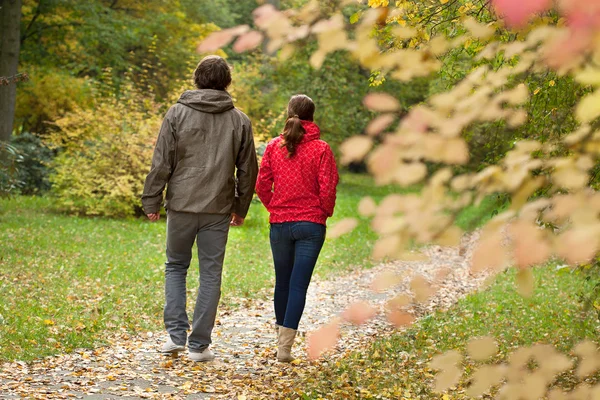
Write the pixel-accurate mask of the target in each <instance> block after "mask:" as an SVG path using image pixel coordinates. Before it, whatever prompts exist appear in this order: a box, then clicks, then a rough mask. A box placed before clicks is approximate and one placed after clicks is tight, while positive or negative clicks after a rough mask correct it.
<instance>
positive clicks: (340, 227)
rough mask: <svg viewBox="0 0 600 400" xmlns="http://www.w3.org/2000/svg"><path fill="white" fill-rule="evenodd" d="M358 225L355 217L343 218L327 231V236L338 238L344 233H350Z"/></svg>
mask: <svg viewBox="0 0 600 400" xmlns="http://www.w3.org/2000/svg"><path fill="white" fill-rule="evenodd" d="M357 225H358V221H357V220H356V219H355V218H344V219H343V220H341V221H340V222H338V223H337V224H335V225H334V226H333V227H332V228H331V229H329V231H328V232H327V237H329V238H334V239H335V238H338V237H340V236H342V235H345V234H346V233H350V232H351V231H352V230H354V228H356V226H357Z"/></svg>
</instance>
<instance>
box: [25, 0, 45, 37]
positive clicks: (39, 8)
mask: <svg viewBox="0 0 600 400" xmlns="http://www.w3.org/2000/svg"><path fill="white" fill-rule="evenodd" d="M41 14H42V0H39V1H38V5H37V7H36V9H35V14H33V17H32V18H31V21H29V24H27V28H25V30H24V31H23V34H22V35H21V46H23V42H24V41H25V39H27V38H28V37H29V35H28V32H29V30H30V29H31V27H32V26H33V24H34V23H35V21H36V20H37V19H38V17H39V16H40V15H41Z"/></svg>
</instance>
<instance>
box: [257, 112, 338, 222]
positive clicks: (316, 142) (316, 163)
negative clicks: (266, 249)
mask: <svg viewBox="0 0 600 400" xmlns="http://www.w3.org/2000/svg"><path fill="white" fill-rule="evenodd" d="M302 126H303V127H304V130H305V131H306V134H305V135H304V137H303V138H302V142H300V144H299V145H298V146H297V148H296V154H294V156H293V157H291V158H289V157H288V156H287V154H288V152H287V149H286V148H285V147H284V148H281V147H280V145H281V141H282V137H281V136H280V137H278V138H275V139H273V140H271V142H269V144H268V145H267V149H266V150H265V154H264V156H263V159H262V163H261V166H260V170H259V173H258V180H257V182H256V193H257V194H258V197H259V198H260V200H261V201H262V203H263V204H264V205H265V207H266V208H267V210H268V211H269V213H270V217H269V222H270V223H282V222H294V221H309V222H314V223H317V224H321V225H325V222H326V221H327V218H328V217H331V216H332V215H333V208H334V206H335V196H336V186H337V184H338V181H339V175H338V171H337V167H336V165H335V158H334V156H333V152H332V151H331V148H330V147H329V145H328V144H327V143H326V142H324V141H323V140H320V137H321V131H320V129H319V127H318V126H317V125H316V124H315V123H314V122H311V121H302Z"/></svg>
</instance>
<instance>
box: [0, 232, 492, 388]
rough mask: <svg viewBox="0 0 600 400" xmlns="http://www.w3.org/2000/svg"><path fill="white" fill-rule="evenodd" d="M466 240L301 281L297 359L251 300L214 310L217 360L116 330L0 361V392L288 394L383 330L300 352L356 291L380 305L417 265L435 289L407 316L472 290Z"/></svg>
mask: <svg viewBox="0 0 600 400" xmlns="http://www.w3.org/2000/svg"><path fill="white" fill-rule="evenodd" d="M474 241H475V238H474V237H473V236H471V237H468V238H466V239H465V241H464V243H463V246H462V247H461V249H462V250H460V251H459V249H458V248H440V247H431V248H428V249H427V251H426V252H427V253H428V255H429V256H430V260H429V261H427V262H422V261H421V262H397V263H392V264H386V265H381V266H378V267H376V268H374V269H371V270H368V271H356V272H354V273H352V274H350V275H347V276H344V277H340V278H336V279H332V280H327V281H320V282H313V283H312V284H311V287H310V290H309V295H308V299H307V307H306V310H305V313H304V317H303V319H302V321H301V326H300V331H301V335H300V336H301V337H300V340H299V342H298V344H297V345H296V346H295V351H294V353H295V355H296V356H299V362H298V363H297V364H292V365H283V364H280V363H277V362H275V361H274V356H275V345H276V334H275V329H274V325H273V310H272V303H271V302H255V303H254V304H251V305H250V306H248V307H244V308H241V309H239V310H236V311H234V312H222V313H221V314H220V315H219V317H218V321H217V326H216V328H215V331H214V336H213V342H214V344H213V347H212V350H213V352H214V353H215V354H216V356H217V359H216V360H215V361H214V362H211V363H205V364H202V363H194V362H191V361H189V360H188V358H187V356H186V355H184V354H182V355H181V356H180V357H175V358H173V357H165V356H163V355H161V354H159V353H157V349H158V348H159V347H160V345H161V344H162V343H163V342H164V340H165V339H166V334H165V333H163V332H159V333H147V334H145V335H142V336H138V337H130V336H129V335H127V334H125V333H123V334H121V335H117V336H115V337H113V338H112V339H111V340H110V343H111V344H110V345H109V346H108V347H103V348H98V349H95V350H81V351H77V352H75V353H71V354H64V355H59V356H54V357H48V358H46V359H43V360H39V361H36V362H34V363H30V364H26V363H21V362H13V363H6V364H4V365H2V367H1V369H0V398H2V399H10V398H22V397H26V398H41V399H49V398H87V399H118V398H138V399H140V398H142V399H143V398H152V399H155V398H160V399H162V398H172V399H190V400H191V399H213V398H215V399H218V398H226V399H239V400H242V399H251V398H289V397H293V393H294V383H295V382H297V381H298V378H299V377H300V376H302V375H304V374H311V373H314V372H315V371H316V370H317V369H318V367H319V365H320V363H322V362H330V361H331V360H332V359H335V358H337V357H342V356H343V355H344V354H346V353H347V352H349V351H352V350H355V349H358V348H361V347H362V346H365V345H366V344H368V343H370V341H371V340H372V339H373V338H374V337H377V336H381V335H385V334H388V333H390V332H391V331H393V329H394V328H393V327H392V326H391V325H390V324H389V323H388V322H387V321H386V320H385V318H384V317H383V316H378V317H377V318H375V319H373V320H371V321H370V322H369V323H368V324H366V325H364V326H361V327H360V328H356V327H354V326H351V325H344V326H343V328H342V339H341V340H340V341H339V344H338V346H337V348H336V349H335V351H334V352H333V353H331V354H330V355H329V356H328V357H327V360H329V361H327V360H326V361H316V362H310V361H308V360H307V359H306V351H305V340H304V335H303V333H305V332H310V331H313V330H315V329H316V328H318V327H319V326H320V325H322V324H323V323H326V322H327V321H329V320H330V319H331V318H333V317H335V316H336V315H337V314H339V313H340V312H341V311H343V310H344V308H345V307H346V306H347V305H348V304H350V303H352V302H354V301H356V300H359V299H365V300H368V301H370V302H371V303H373V304H375V305H378V306H379V307H380V308H381V307H382V306H383V303H384V302H385V301H386V299H389V298H390V296H394V295H395V294H397V293H403V292H407V291H409V289H408V287H409V286H408V284H409V282H410V278H411V277H412V276H414V275H415V274H421V275H423V276H424V277H426V278H427V279H429V280H431V281H436V282H437V287H436V294H435V295H434V296H433V297H431V298H430V299H428V300H427V301H426V302H424V303H422V304H420V305H418V306H416V307H414V308H413V309H412V310H411V312H413V313H414V314H415V315H416V316H417V317H419V316H423V315H425V314H427V313H429V312H431V311H432V310H433V309H436V308H440V307H441V308H445V307H448V306H450V305H451V304H453V303H454V302H455V301H456V300H457V299H458V298H460V297H462V296H463V295H465V294H466V293H468V292H471V291H473V290H475V289H477V288H478V287H479V286H480V285H481V284H482V282H483V278H482V277H477V278H475V277H472V276H470V274H469V272H468V271H469V267H468V259H469V258H470V253H471V249H472V244H473V242H474ZM384 270H385V271H393V272H395V273H397V274H399V275H400V276H403V278H402V282H401V283H400V284H399V285H398V286H397V287H396V288H394V289H393V290H390V291H388V292H386V293H375V292H373V291H372V290H370V286H371V283H372V282H373V280H374V279H375V277H376V276H378V275H379V274H380V273H381V272H382V271H384Z"/></svg>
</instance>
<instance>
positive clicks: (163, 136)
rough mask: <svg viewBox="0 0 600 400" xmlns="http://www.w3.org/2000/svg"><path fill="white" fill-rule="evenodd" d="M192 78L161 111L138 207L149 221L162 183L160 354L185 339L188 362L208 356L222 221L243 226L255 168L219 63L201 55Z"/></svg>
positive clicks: (245, 123)
mask: <svg viewBox="0 0 600 400" xmlns="http://www.w3.org/2000/svg"><path fill="white" fill-rule="evenodd" d="M194 83H195V85H196V87H197V90H190V91H186V92H185V93H183V94H182V95H181V97H180V98H179V100H178V101H177V104H175V105H174V106H172V107H171V108H170V109H169V111H168V112H167V114H166V116H165V119H164V121H163V124H162V127H161V129H160V133H159V135H158V140H157V142H156V148H155V150H154V156H153V158H152V168H151V170H150V173H149V174H148V177H147V178H146V182H145V185H144V193H143V195H142V204H143V207H144V211H145V213H146V215H147V216H148V218H149V219H150V220H151V221H157V220H158V219H159V217H160V214H159V210H160V206H161V202H162V197H163V196H162V194H163V190H164V188H165V186H167V194H166V202H165V208H166V210H167V262H166V264H165V265H166V269H165V300H166V301H165V309H164V321H165V327H166V329H167V332H168V333H169V339H168V340H167V342H166V343H165V344H164V345H163V347H162V352H163V353H177V352H180V351H183V350H185V346H186V342H187V344H188V347H189V356H190V358H191V359H192V360H194V361H210V360H212V359H214V355H213V353H212V352H211V351H210V349H209V345H210V344H211V332H212V329H213V327H214V324H215V318H216V314H217V305H218V303H219V299H220V296H221V273H222V270H223V258H224V256H225V245H226V243H227V235H228V233H229V226H230V225H232V226H240V225H242V224H243V223H244V218H245V216H246V214H247V212H248V208H249V207H250V202H251V201H252V195H253V190H254V185H255V183H256V175H257V171H258V165H257V161H256V153H255V149H254V140H253V137H252V126H251V123H250V120H249V119H248V117H247V116H246V115H245V114H244V113H243V112H241V111H240V110H238V109H236V108H235V107H234V106H233V101H232V99H231V96H230V95H229V93H227V92H226V91H225V89H227V87H228V86H229V84H230V83H231V71H230V69H229V66H228V65H227V63H226V62H225V60H224V59H222V58H221V57H217V56H208V57H206V58H204V59H203V60H202V61H200V63H199V64H198V67H197V68H196V71H195V72H194ZM236 178H237V179H236ZM195 239H196V240H197V246H198V262H199V264H200V287H199V288H198V298H197V300H196V307H195V309H194V316H193V320H192V330H191V333H190V335H189V337H188V334H187V330H188V328H189V321H188V316H187V313H186V275H187V270H188V267H189V265H190V261H191V259H192V246H193V244H194V240H195Z"/></svg>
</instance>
